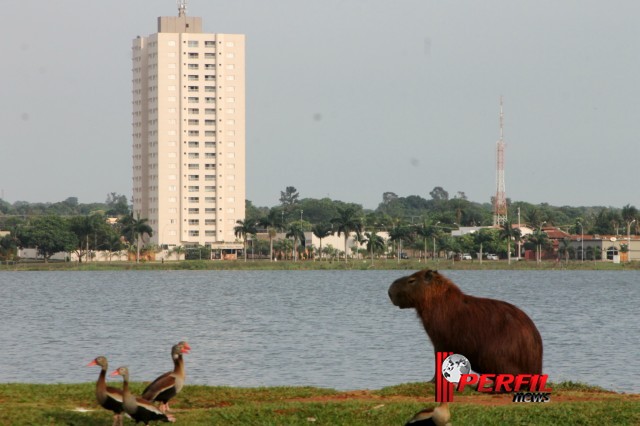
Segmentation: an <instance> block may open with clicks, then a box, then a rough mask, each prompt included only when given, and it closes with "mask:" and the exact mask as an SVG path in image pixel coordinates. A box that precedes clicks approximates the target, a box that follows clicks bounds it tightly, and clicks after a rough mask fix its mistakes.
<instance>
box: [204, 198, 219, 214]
mask: <svg viewBox="0 0 640 426" xmlns="http://www.w3.org/2000/svg"><path fill="white" fill-rule="evenodd" d="M204 202H205V203H209V204H211V203H215V202H216V197H204ZM206 210H207V209H205V213H207V212H206Z"/></svg>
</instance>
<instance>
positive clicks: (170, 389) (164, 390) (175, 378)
mask: <svg viewBox="0 0 640 426" xmlns="http://www.w3.org/2000/svg"><path fill="white" fill-rule="evenodd" d="M190 350H191V346H189V344H188V343H187V342H180V343H178V344H177V345H174V346H173V347H172V348H171V358H172V359H173V366H174V367H173V371H169V372H167V373H164V374H163V375H161V376H160V377H158V378H157V379H155V380H154V381H153V382H151V383H150V384H149V386H147V387H146V388H145V390H144V391H143V392H142V397H143V398H144V399H146V400H148V401H159V402H160V410H161V411H162V412H163V413H167V412H169V400H170V399H171V398H173V397H174V396H176V395H177V394H178V392H180V391H181V390H182V386H183V385H184V360H183V359H182V354H188V353H189V351H190Z"/></svg>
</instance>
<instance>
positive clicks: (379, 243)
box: [364, 231, 384, 264]
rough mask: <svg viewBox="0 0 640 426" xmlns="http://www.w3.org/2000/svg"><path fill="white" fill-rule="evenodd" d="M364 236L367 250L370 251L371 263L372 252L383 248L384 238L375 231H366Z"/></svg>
mask: <svg viewBox="0 0 640 426" xmlns="http://www.w3.org/2000/svg"><path fill="white" fill-rule="evenodd" d="M364 236H365V240H364V242H365V243H366V244H367V250H368V251H369V253H371V264H373V254H374V253H375V252H379V251H382V250H384V239H383V238H382V237H381V236H380V235H378V234H377V233H376V231H371V232H366V233H365V234H364Z"/></svg>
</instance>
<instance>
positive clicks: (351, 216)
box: [331, 206, 362, 262]
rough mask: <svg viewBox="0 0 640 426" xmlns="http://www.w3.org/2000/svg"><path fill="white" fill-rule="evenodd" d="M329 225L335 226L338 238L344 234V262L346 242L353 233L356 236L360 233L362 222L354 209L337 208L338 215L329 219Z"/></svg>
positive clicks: (349, 207) (345, 258)
mask: <svg viewBox="0 0 640 426" xmlns="http://www.w3.org/2000/svg"><path fill="white" fill-rule="evenodd" d="M331 223H332V224H334V225H335V229H336V230H337V232H338V237H339V236H340V235H341V234H344V261H345V262H346V261H347V253H348V251H347V240H348V239H349V234H351V233H352V232H355V233H356V234H357V235H358V236H359V235H360V233H361V232H362V221H361V220H360V218H359V217H358V216H357V211H356V209H355V207H352V206H348V207H339V208H338V215H337V216H336V217H334V218H333V219H331Z"/></svg>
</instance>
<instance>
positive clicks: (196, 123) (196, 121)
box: [187, 118, 200, 126]
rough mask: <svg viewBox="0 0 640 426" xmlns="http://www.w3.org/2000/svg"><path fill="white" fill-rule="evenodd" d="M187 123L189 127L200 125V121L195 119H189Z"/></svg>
mask: <svg viewBox="0 0 640 426" xmlns="http://www.w3.org/2000/svg"><path fill="white" fill-rule="evenodd" d="M187 123H189V126H197V125H198V124H200V120H198V119H195V118H190V119H189V121H188V122H187Z"/></svg>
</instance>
